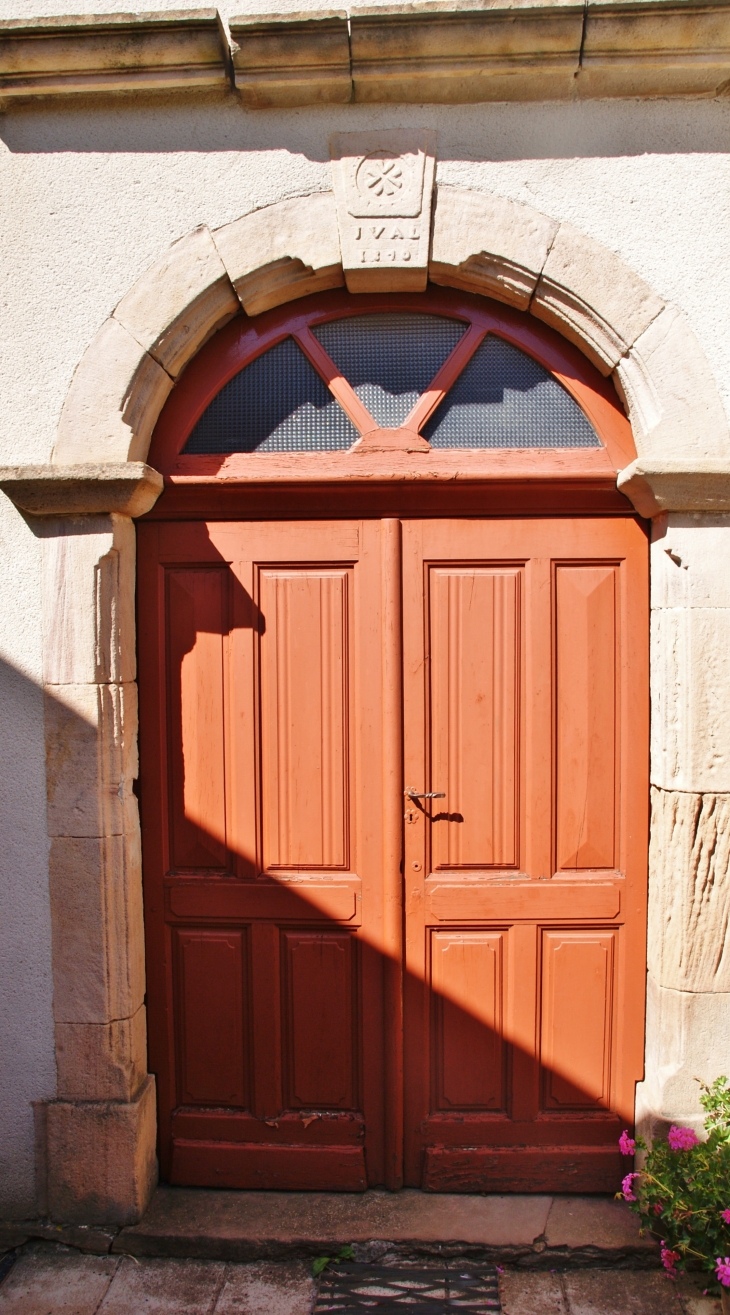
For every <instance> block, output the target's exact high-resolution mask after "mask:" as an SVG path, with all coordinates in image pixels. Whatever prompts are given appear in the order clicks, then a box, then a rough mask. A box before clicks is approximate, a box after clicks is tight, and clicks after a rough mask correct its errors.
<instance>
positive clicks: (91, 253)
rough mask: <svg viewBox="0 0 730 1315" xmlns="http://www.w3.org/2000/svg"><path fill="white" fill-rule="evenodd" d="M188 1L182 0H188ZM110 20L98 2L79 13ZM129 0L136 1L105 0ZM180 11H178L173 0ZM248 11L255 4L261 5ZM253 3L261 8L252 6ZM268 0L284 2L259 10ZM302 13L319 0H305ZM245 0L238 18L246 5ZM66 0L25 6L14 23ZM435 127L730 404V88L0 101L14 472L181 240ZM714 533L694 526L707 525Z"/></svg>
mask: <svg viewBox="0 0 730 1315" xmlns="http://www.w3.org/2000/svg"><path fill="white" fill-rule="evenodd" d="M175 3H176V0H175ZM84 7H85V8H87V9H88V10H89V11H90V12H98V8H99V6H98V5H96V4H94V3H93V0H92V2H91V3H89V4H87V5H86V6H83V5H80V4H79V5H76V6H74V9H75V11H76V12H82V11H83V9H84ZM105 7H106V8H108V9H109V10H112V9H126V8H127V7H128V6H127V5H126V3H125V0H119V3H118V4H107V5H106V6H105ZM168 7H174V5H172V4H171V5H170V6H168ZM253 7H254V6H253V5H252V4H250V5H249V8H253ZM256 7H258V5H257V6H256ZM260 7H261V8H262V9H266V10H267V11H268V9H269V8H270V5H269V4H268V0H264V3H263V4H262V5H261V6H260ZM295 7H296V8H297V9H300V8H301V7H302V5H301V3H300V0H297V3H296V6H295ZM241 8H242V6H241V4H240V3H236V0H234V2H233V3H232V4H231V5H229V6H228V7H227V9H226V11H225V12H226V13H228V14H229V15H230V14H231V13H234V12H240V11H241ZM67 9H68V4H67V0H66V2H65V0H57V2H56V3H55V4H54V3H52V2H47V0H43V3H42V4H41V5H40V6H39V5H36V4H31V3H30V0H25V2H24V0H13V5H12V9H10V8H9V5H8V0H5V2H4V3H3V4H2V5H0V15H2V16H3V17H10V16H13V17H23V16H26V15H30V14H33V13H44V14H51V13H54V12H56V13H63V12H64V11H65V10H67ZM415 124H418V125H428V126H434V127H436V128H437V129H438V133H439V145H438V154H439V164H438V178H439V180H440V181H443V182H448V183H453V184H456V185H459V186H462V187H470V188H476V189H479V188H483V189H485V190H489V191H494V192H497V193H500V194H502V195H504V196H507V197H510V198H512V199H514V200H517V201H524V202H527V203H529V204H530V205H532V206H534V207H536V208H537V209H539V210H541V211H543V212H545V213H547V214H549V215H552V216H554V217H555V218H556V219H567V220H569V221H570V222H571V223H573V224H574V225H575V226H576V227H578V228H579V229H581V230H582V231H583V232H585V233H587V234H589V235H590V236H592V237H594V238H596V239H598V240H599V241H600V242H602V243H604V244H605V245H606V246H607V247H609V248H610V249H612V250H614V251H615V252H617V254H618V255H620V256H621V257H622V258H623V259H624V260H625V261H626V262H627V263H628V264H629V265H630V266H632V267H633V268H634V269H635V270H636V271H637V272H638V273H639V274H640V275H641V276H642V277H643V278H644V279H646V281H647V282H648V283H649V284H650V285H651V286H652V287H653V288H654V289H655V290H656V291H657V292H658V293H659V294H660V295H661V296H662V297H663V298H665V299H666V300H669V301H672V302H674V303H675V304H676V305H678V306H679V307H680V308H681V309H682V310H683V311H684V313H685V315H686V316H687V318H688V320H689V322H690V324H691V326H692V328H693V329H694V332H695V333H696V334H697V337H698V338H699V340H700V343H701V344H702V347H703V349H704V351H705V353H706V355H707V357H708V360H709V361H710V363H711V365H712V367H713V369H714V371H715V373H716V378H717V381H718V385H719V388H720V391H721V394H722V396H723V399H724V402H725V405H726V408H727V409H728V412H729V414H730V316H728V313H727V310H728V305H729V304H730V222H729V221H730V102H728V101H717V102H711V101H696V102H682V101H674V102H669V101H656V102H649V103H639V102H618V101H610V102H597V103H586V104H581V105H570V104H565V105H562V104H550V105H483V106H463V107H437V106H425V107H418V106H412V107H395V108H392V107H373V108H367V107H361V106H351V107H347V106H346V107H342V108H337V109H324V108H323V109H306V110H301V111H290V112H266V113H250V112H246V111H244V110H242V109H241V108H240V106H239V105H238V103H237V102H236V101H235V99H234V98H233V97H225V98H220V99H218V98H203V97H201V98H199V99H196V98H194V97H192V98H188V99H187V100H183V99H180V100H176V101H172V100H165V99H162V98H155V99H152V98H150V99H147V100H144V99H140V98H134V99H130V100H119V101H118V102H116V103H114V104H107V106H106V107H102V106H100V107H85V108H84V107H79V105H78V104H77V105H76V106H73V105H65V106H63V105H50V104H46V105H45V106H36V107H33V108H30V109H24V110H21V109H15V110H13V111H12V112H8V113H7V114H5V115H0V253H1V254H0V259H1V260H2V292H1V294H0V342H1V343H2V350H1V351H0V464H6V463H7V464H10V463H15V462H45V461H47V460H48V459H49V457H50V454H51V449H52V445H53V440H54V434H55V428H56V424H57V420H58V415H59V412H60V409H61V405H62V402H63V399H64V396H65V394H66V391H67V389H68V386H69V383H70V380H71V377H72V374H73V371H74V368H75V366H76V365H77V363H78V361H79V360H80V358H81V356H82V354H83V352H84V350H85V348H86V347H87V345H88V343H89V342H90V340H91V338H92V337H93V335H94V333H95V332H96V330H97V329H98V328H99V326H100V325H101V324H102V323H103V321H104V320H105V319H106V318H107V316H108V315H109V314H110V312H111V311H112V310H113V308H114V306H115V305H116V304H117V302H118V301H119V300H120V298H121V297H122V296H123V294H124V293H125V292H126V291H127V290H128V289H129V288H130V286H131V285H132V284H133V283H134V282H135V280H136V279H137V278H138V277H139V276H140V275H141V274H142V273H143V272H144V270H145V269H146V268H147V267H148V266H149V265H151V264H152V262H153V261H155V260H156V259H157V258H158V257H159V256H160V254H161V253H162V252H163V251H164V250H165V249H166V248H167V247H168V246H169V245H170V243H171V242H173V241H174V240H175V239H176V238H179V237H181V236H182V235H183V234H185V233H187V232H189V231H190V230H191V229H193V228H195V227H196V226H197V225H199V224H201V223H204V224H208V225H209V226H210V227H211V228H216V227H218V226H220V225H222V224H225V223H227V222H229V221H231V220H233V219H236V218H237V217H238V216H240V215H242V214H244V213H246V212H248V211H250V210H252V209H256V208H258V207H261V206H264V205H267V204H270V203H272V202H274V201H278V200H280V199H282V198H284V197H287V196H293V195H297V194H301V193H306V192H310V191H312V190H317V189H329V187H330V186H331V181H330V167H329V156H328V147H327V139H328V136H329V134H330V133H331V132H334V131H338V130H345V131H348V130H355V129H358V128H365V127H371V126H376V125H387V126H388V127H396V126H399V125H415ZM699 530H700V527H698V531H699ZM39 547H40V545H39V542H38V540H37V539H36V537H35V536H34V534H33V533H32V530H31V529H30V528H29V527H28V525H27V524H26V523H25V522H24V521H23V519H22V517H21V516H20V515H19V514H18V513H17V512H16V511H15V510H14V509H13V508H12V506H11V505H10V503H9V502H7V500H5V499H4V498H0V599H1V606H0V658H2V659H3V662H4V663H5V665H3V666H1V667H0V700H1V702H0V754H1V755H2V757H1V758H0V761H2V762H3V768H4V770H3V776H4V787H3V790H2V804H1V805H0V807H1V808H2V814H0V828H1V830H0V835H1V837H2V840H1V843H0V873H1V874H2V880H3V882H4V883H6V886H7V889H6V891H5V892H4V900H3V907H4V910H6V912H4V915H3V918H2V919H0V1020H2V1021H1V1022H0V1027H1V1028H4V1029H6V1030H7V1032H6V1033H2V1032H0V1053H1V1054H2V1055H3V1065H2V1075H1V1076H0V1129H1V1131H2V1135H1V1136H0V1184H1V1186H0V1214H6V1215H7V1214H16V1215H22V1214H24V1213H27V1212H28V1211H29V1210H31V1209H32V1205H33V1201H32V1197H33V1173H32V1141H33V1135H32V1110H31V1104H30V1102H31V1101H34V1100H39V1099H44V1098H46V1097H48V1096H51V1095H53V1090H54V1080H55V1074H54V1062H53V1048H52V1019H51V988H50V930H49V914H48V896H47V863H46V855H47V840H46V838H45V837H46V831H45V789H44V776H43V762H44V750H43V723H42V705H41V696H40V692H39V688H38V685H39V681H40V644H41V635H40V587H39V569H40V563H39V559H40V551H39Z"/></svg>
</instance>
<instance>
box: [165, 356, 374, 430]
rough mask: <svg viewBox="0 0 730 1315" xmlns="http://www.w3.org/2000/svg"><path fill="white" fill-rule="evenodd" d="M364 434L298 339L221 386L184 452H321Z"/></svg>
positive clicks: (262, 358)
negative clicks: (320, 374)
mask: <svg viewBox="0 0 730 1315" xmlns="http://www.w3.org/2000/svg"><path fill="white" fill-rule="evenodd" d="M358 437H359V434H358V432H357V430H356V429H355V426H354V425H353V424H352V422H351V421H350V420H349V419H348V417H347V416H346V415H345V412H344V411H343V410H342V407H341V406H339V405H338V403H337V402H336V401H335V399H334V397H333V396H332V394H331V392H330V391H329V389H328V387H327V385H326V384H325V383H324V382H323V380H322V379H320V377H319V375H318V374H317V371H316V370H315V369H314V367H313V366H312V365H310V363H309V361H308V360H307V358H306V356H305V355H304V352H303V351H302V350H301V348H300V347H298V346H297V344H296V343H295V341H294V339H293V338H285V339H284V341H283V342H280V343H278V344H277V346H276V347H272V348H271V350H270V351H268V352H264V354H263V356H257V357H256V360H255V361H252V362H251V364H250V365H245V366H244V368H243V369H242V370H240V371H239V373H238V374H236V375H234V376H233V378H232V379H231V380H229V382H228V383H227V384H226V385H225V388H221V391H220V392H219V393H218V395H217V397H214V398H213V401H212V402H211V403H210V406H208V407H207V408H206V410H205V411H204V412H203V414H202V416H201V417H200V419H199V421H198V423H197V425H196V426H195V428H194V430H193V432H192V434H191V435H190V437H189V439H188V441H187V443H186V444H185V447H184V449H183V451H184V452H321V451H327V452H332V451H338V450H340V451H341V450H342V449H343V448H348V447H351V446H352V444H353V443H354V442H355V440H356V439H357V438H358Z"/></svg>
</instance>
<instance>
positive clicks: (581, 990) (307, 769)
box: [138, 517, 648, 1191]
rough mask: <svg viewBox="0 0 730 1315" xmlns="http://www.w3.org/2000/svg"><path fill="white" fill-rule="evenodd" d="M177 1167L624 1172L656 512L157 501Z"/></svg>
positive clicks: (480, 1181)
mask: <svg viewBox="0 0 730 1315" xmlns="http://www.w3.org/2000/svg"><path fill="white" fill-rule="evenodd" d="M138 551H139V562H140V565H139V633H140V692H141V747H142V773H141V798H142V821H143V839H144V851H143V852H144V875H145V912H146V930H147V948H148V955H147V971H148V1013H149V1027H150V1061H151V1068H152V1070H153V1071H154V1072H156V1074H157V1079H158V1086H159V1101H160V1130H161V1142H160V1153H161V1159H162V1168H163V1176H165V1177H166V1178H167V1179H168V1180H169V1181H172V1182H175V1183H185V1184H197V1185H209V1186H227V1187H241V1188H244V1187H245V1188H251V1187H261V1188H298V1189H307V1188H309V1189H335V1190H336V1189H340V1190H347V1191H353V1190H360V1189H363V1188H365V1187H366V1186H367V1185H374V1184H386V1185H387V1186H389V1187H398V1186H400V1185H401V1184H407V1185H411V1186H422V1187H424V1188H426V1189H429V1190H435V1191H454V1190H457V1191H458V1190H461V1191H510V1190H515V1191H525V1190H528V1191H529V1190H534V1191H543V1190H548V1191H553V1190H557V1191H561V1190H562V1191H570V1190H576V1191H591V1190H594V1191H608V1190H612V1189H614V1188H615V1186H616V1185H617V1180H618V1179H619V1177H620V1158H619V1156H618V1152H617V1148H616V1139H617V1136H618V1133H619V1131H620V1129H621V1127H623V1126H626V1124H627V1123H630V1122H631V1120H632V1111H633V1101H634V1088H635V1083H636V1081H637V1079H639V1078H640V1077H641V1075H642V1056H643V1030H644V1029H643V1021H644V1019H643V1005H644V967H645V934H646V917H645V903H646V861H647V790H648V784H647V725H648V708H647V697H648V677H647V630H648V615H647V585H648V563H647V545H646V538H645V534H644V531H643V529H642V528H641V526H640V525H639V524H638V523H637V522H636V521H635V520H634V519H632V518H620V517H615V518H603V519H601V518H590V519H589V518H586V519H580V518H573V519H569V518H565V519H547V518H546V519H542V518H541V519H532V520H529V519H522V520H499V519H491V520H480V519H424V520H418V519H409V520H403V521H402V522H401V521H398V520H394V519H386V520H377V519H364V520H359V521H358V520H355V519H352V520H332V521H327V522H325V521H297V522H291V521H290V522H261V523H257V522H246V523H241V522H234V523H223V522H218V521H216V522H210V523H207V524H206V523H204V522H201V521H191V522H187V523H164V522H162V523H150V524H143V525H141V526H140V529H139V545H138Z"/></svg>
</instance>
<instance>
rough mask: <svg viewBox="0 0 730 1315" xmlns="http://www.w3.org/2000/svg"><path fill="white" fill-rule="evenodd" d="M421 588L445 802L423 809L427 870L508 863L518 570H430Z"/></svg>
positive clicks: (437, 776) (513, 800) (512, 842)
mask: <svg viewBox="0 0 730 1315" xmlns="http://www.w3.org/2000/svg"><path fill="white" fill-rule="evenodd" d="M429 587H430V595H431V597H430V605H431V628H432V656H431V662H432V675H431V694H432V699H433V706H432V717H431V740H432V749H431V752H432V757H433V773H434V780H438V781H439V782H440V786H439V788H440V789H443V790H444V791H445V792H446V796H447V799H448V804H449V806H448V810H446V811H443V810H434V811H433V813H432V818H431V820H432V827H433V830H432V835H433V850H434V852H433V868H434V871H438V869H439V868H448V869H451V870H453V869H456V868H484V867H513V866H514V864H515V863H516V861H517V849H516V845H517V822H518V808H519V794H518V792H517V749H518V743H519V665H518V653H519V617H520V614H519V597H520V575H519V572H517V571H494V570H487V569H483V568H482V569H469V568H460V569H454V570H444V569H434V570H432V571H431V572H430V573H429ZM477 762H478V763H479V771H478V772H476V771H474V765H475V763H477Z"/></svg>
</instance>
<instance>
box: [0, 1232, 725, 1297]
mask: <svg viewBox="0 0 730 1315" xmlns="http://www.w3.org/2000/svg"><path fill="white" fill-rule="evenodd" d="M500 1288H501V1295H502V1303H503V1309H504V1315H720V1303H719V1301H717V1300H716V1299H715V1298H712V1297H707V1296H703V1295H702V1280H701V1279H696V1278H688V1279H682V1280H680V1282H679V1283H678V1284H674V1283H672V1282H671V1281H670V1280H669V1279H668V1278H666V1276H665V1275H664V1274H663V1273H661V1272H659V1271H646V1270H638V1271H631V1270H625V1269H624V1270H621V1269H615V1268H614V1269H611V1270H606V1269H603V1270H600V1269H583V1270H579V1271H578V1270H569V1271H566V1272H564V1273H550V1272H529V1271H519V1270H511V1271H510V1270H505V1271H504V1272H503V1274H502V1275H501V1278H500ZM314 1299H315V1283H314V1281H313V1280H312V1276H311V1265H310V1264H309V1263H304V1262H301V1261H263V1262H258V1263H255V1264H248V1265H244V1264H236V1263H221V1262H219V1261H196V1260H170V1259H143V1260H141V1261H135V1260H134V1259H132V1258H131V1257H113V1256H107V1257H97V1256H88V1255H80V1254H79V1253H78V1252H76V1251H72V1250H71V1249H69V1248H67V1247H60V1246H51V1245H48V1244H43V1243H31V1244H30V1245H29V1247H28V1248H27V1249H26V1251H25V1253H24V1254H21V1256H20V1258H19V1259H18V1261H17V1263H16V1265H15V1268H14V1269H13V1270H12V1272H11V1273H10V1275H9V1276H8V1277H7V1278H6V1279H5V1281H4V1282H3V1283H2V1284H0V1315H311V1312H312V1308H313V1305H314Z"/></svg>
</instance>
